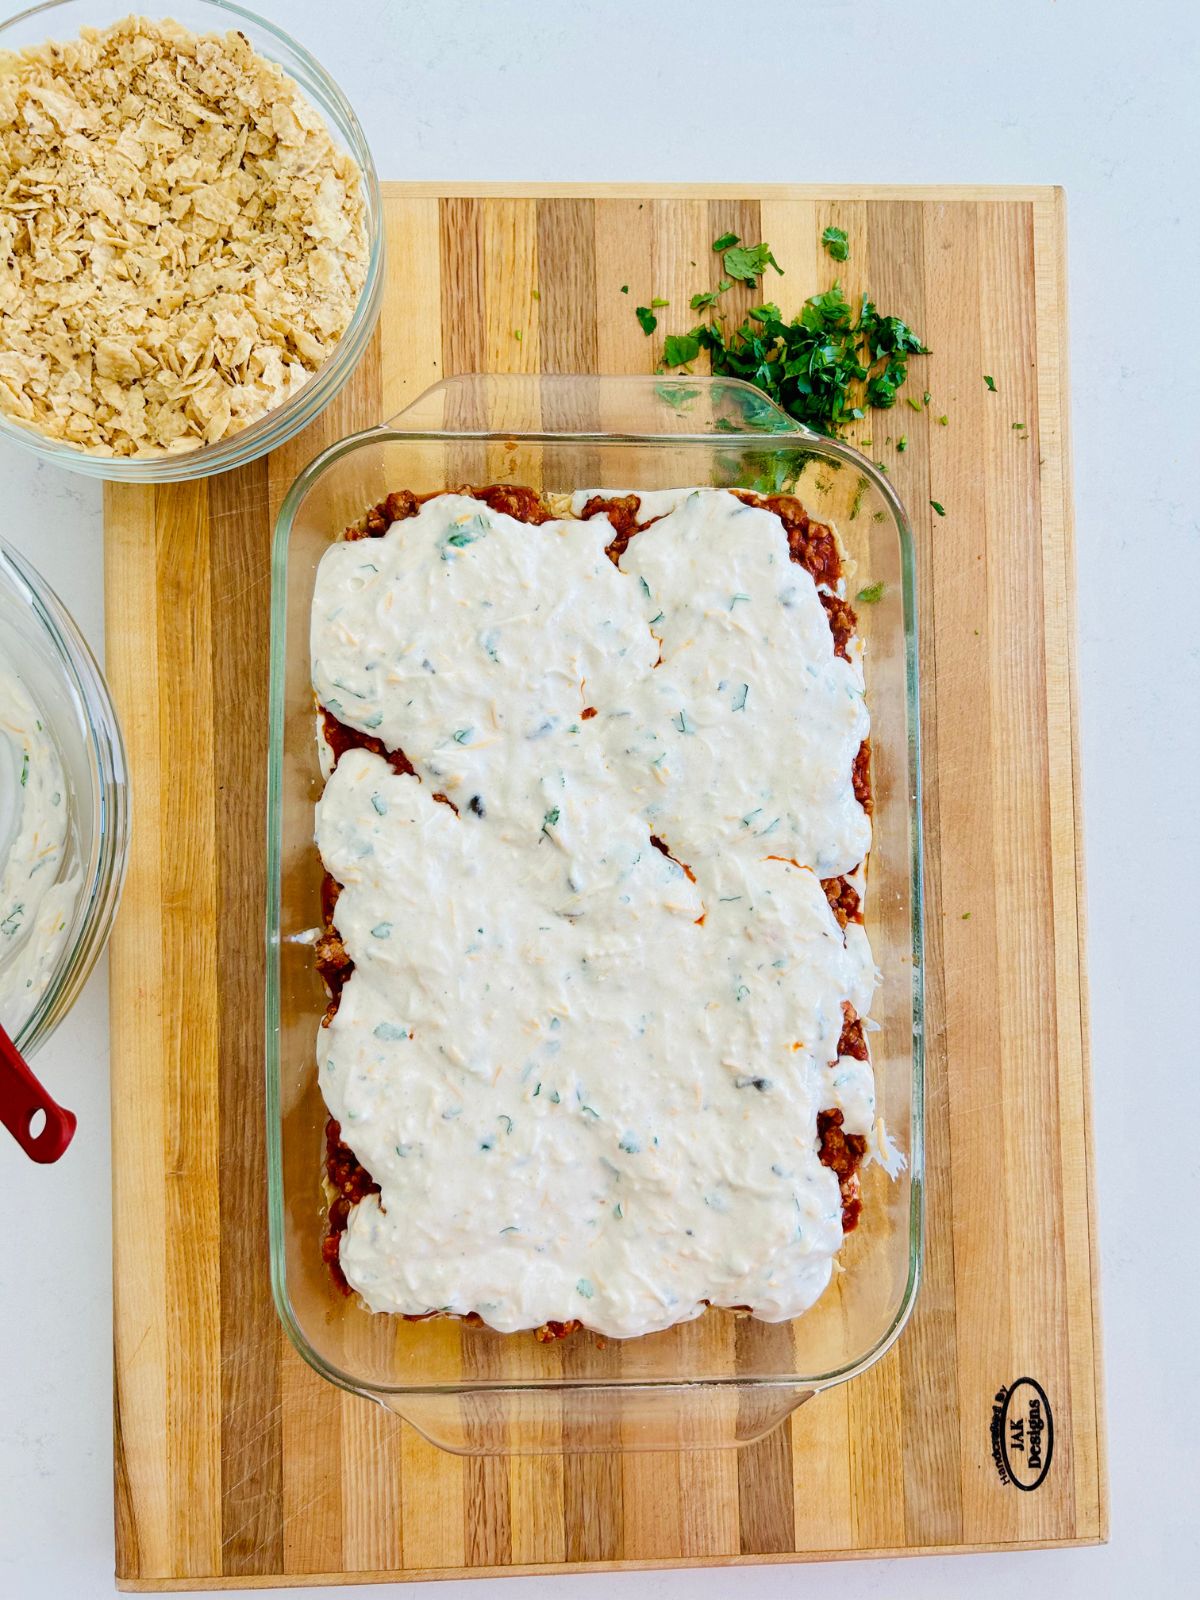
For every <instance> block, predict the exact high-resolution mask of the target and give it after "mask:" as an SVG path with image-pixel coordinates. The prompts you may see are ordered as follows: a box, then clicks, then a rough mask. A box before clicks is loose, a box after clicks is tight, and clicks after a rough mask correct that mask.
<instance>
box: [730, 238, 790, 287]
mask: <svg viewBox="0 0 1200 1600" xmlns="http://www.w3.org/2000/svg"><path fill="white" fill-rule="evenodd" d="M723 260H724V262H725V272H726V275H727V276H728V277H730V278H736V279H737V281H738V282H739V283H757V281H758V280H759V278H761V277H762V275H763V273H764V272H765V271H766V270H767V268H768V266H771V267H774V268H775V271H776V272H778V273H780V274H782V272H783V268H782V267H781V266H780V265H779V263H778V261H776V259H775V257H774V256H773V255H772V254H771V246H770V245H769V244H755V245H744V244H743V245H734V246H733V248H732V249H730V250H726V251H725V254H724V257H723Z"/></svg>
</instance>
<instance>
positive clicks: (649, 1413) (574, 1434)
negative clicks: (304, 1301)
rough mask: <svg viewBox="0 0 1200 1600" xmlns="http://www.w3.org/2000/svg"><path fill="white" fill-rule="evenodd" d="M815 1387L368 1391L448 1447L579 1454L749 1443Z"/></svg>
mask: <svg viewBox="0 0 1200 1600" xmlns="http://www.w3.org/2000/svg"><path fill="white" fill-rule="evenodd" d="M360 1392H362V1391H360ZM816 1393H817V1391H816V1390H815V1389H813V1388H812V1387H811V1386H807V1387H802V1386H800V1385H793V1384H788V1383H779V1384H776V1383H772V1384H763V1383H761V1382H755V1381H750V1382H747V1383H745V1384H742V1383H731V1382H718V1383H685V1384H658V1383H655V1384H645V1385H639V1384H613V1385H603V1384H596V1385H590V1384H579V1385H570V1386H569V1387H557V1386H542V1385H531V1386H530V1387H529V1388H519V1387H514V1388H495V1389H430V1390H427V1391H425V1392H424V1393H421V1392H417V1391H414V1390H411V1389H410V1390H407V1391H406V1392H405V1393H403V1394H374V1395H372V1396H371V1398H372V1399H376V1400H378V1401H379V1403H380V1404H381V1405H382V1406H384V1407H385V1408H386V1409H387V1410H389V1411H394V1412H396V1413H397V1414H398V1415H400V1416H401V1417H403V1418H404V1420H405V1421H406V1422H408V1423H411V1424H412V1426H413V1427H414V1428H416V1430H417V1432H418V1433H420V1434H422V1435H424V1437H425V1438H426V1439H428V1440H429V1442H430V1443H431V1444H435V1445H437V1446H438V1447H439V1448H440V1449H442V1450H449V1451H450V1452H451V1453H452V1454H454V1455H481V1456H494V1455H584V1454H588V1453H590V1452H593V1451H605V1452H607V1451H611V1450H622V1451H624V1450H671V1451H675V1450H719V1449H732V1448H737V1447H739V1446H741V1445H749V1444H753V1443H754V1442H755V1441H756V1440H757V1439H761V1438H763V1436H764V1435H765V1434H768V1433H770V1432H771V1430H772V1429H773V1428H777V1427H778V1426H779V1425H780V1423H782V1422H784V1421H785V1420H786V1419H787V1418H788V1417H789V1416H790V1415H791V1414H792V1412H793V1411H795V1409H796V1408H797V1406H799V1405H802V1404H803V1403H804V1401H806V1400H811V1399H812V1397H813V1395H814V1394H816Z"/></svg>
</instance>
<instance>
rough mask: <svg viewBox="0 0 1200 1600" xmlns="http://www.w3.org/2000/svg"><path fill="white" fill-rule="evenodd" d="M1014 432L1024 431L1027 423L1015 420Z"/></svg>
mask: <svg viewBox="0 0 1200 1600" xmlns="http://www.w3.org/2000/svg"><path fill="white" fill-rule="evenodd" d="M1013 432H1014V433H1017V432H1020V433H1024V432H1025V424H1024V423H1023V422H1014V423H1013Z"/></svg>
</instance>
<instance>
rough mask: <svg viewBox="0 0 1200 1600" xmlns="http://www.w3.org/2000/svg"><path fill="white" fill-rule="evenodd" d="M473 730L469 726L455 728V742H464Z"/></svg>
mask: <svg viewBox="0 0 1200 1600" xmlns="http://www.w3.org/2000/svg"><path fill="white" fill-rule="evenodd" d="M473 731H474V730H473V729H471V728H456V729H455V731H454V742H455V744H466V742H467V740H468V739H469V738H470V737H471V734H472V732H473Z"/></svg>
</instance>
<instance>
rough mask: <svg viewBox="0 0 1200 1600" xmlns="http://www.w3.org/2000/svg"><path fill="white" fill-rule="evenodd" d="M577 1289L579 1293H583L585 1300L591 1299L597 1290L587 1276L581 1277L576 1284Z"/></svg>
mask: <svg viewBox="0 0 1200 1600" xmlns="http://www.w3.org/2000/svg"><path fill="white" fill-rule="evenodd" d="M575 1291H576V1293H577V1294H581V1295H582V1296H583V1298H584V1299H585V1300H590V1299H591V1298H592V1296H593V1295H594V1294H595V1292H596V1291H595V1289H593V1287H592V1285H591V1283H590V1282H589V1281H588V1280H587V1278H580V1280H579V1282H578V1283H577V1284H576V1285H575Z"/></svg>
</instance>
